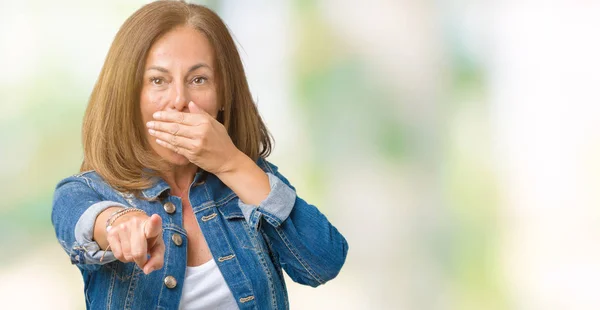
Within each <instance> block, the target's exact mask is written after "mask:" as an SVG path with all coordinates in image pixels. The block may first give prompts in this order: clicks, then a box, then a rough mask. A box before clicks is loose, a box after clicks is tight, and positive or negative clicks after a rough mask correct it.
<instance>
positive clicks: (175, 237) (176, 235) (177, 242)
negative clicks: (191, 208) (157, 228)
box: [171, 234, 183, 246]
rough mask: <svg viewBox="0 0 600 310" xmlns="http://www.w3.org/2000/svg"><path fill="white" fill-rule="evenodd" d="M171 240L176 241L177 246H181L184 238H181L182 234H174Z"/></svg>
mask: <svg viewBox="0 0 600 310" xmlns="http://www.w3.org/2000/svg"><path fill="white" fill-rule="evenodd" d="M171 240H173V243H175V245H177V246H180V245H181V244H182V243H183V239H182V238H181V235H180V234H173V236H172V237H171Z"/></svg>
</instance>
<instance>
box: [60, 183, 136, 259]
mask: <svg viewBox="0 0 600 310" xmlns="http://www.w3.org/2000/svg"><path fill="white" fill-rule="evenodd" d="M88 182H89V181H88V180H86V179H85V178H83V177H81V176H72V177H69V178H66V179H64V180H62V181H61V182H59V183H58V185H57V186H56V190H55V191H54V199H53V203H52V215H51V217H52V225H53V226H54V231H55V233H56V238H57V239H58V242H59V243H60V245H61V246H62V247H63V249H64V250H65V252H67V254H68V255H69V257H70V259H71V263H72V264H75V265H77V266H79V267H80V268H83V269H88V270H97V269H99V268H100V265H102V264H106V263H110V262H112V261H115V260H116V258H115V257H114V255H113V253H112V252H111V251H106V253H105V251H103V250H101V249H100V246H99V245H98V243H97V242H96V241H94V240H93V236H94V225H95V222H96V217H97V216H98V215H99V214H100V213H102V211H104V210H106V209H107V208H109V207H113V206H120V207H124V208H126V207H127V206H125V205H123V204H121V203H118V202H114V201H103V200H102V199H101V197H100V195H98V193H97V192H96V191H95V190H94V189H93V188H91V187H90V185H89V183H88ZM103 254H104V255H105V256H104V259H103V260H102V262H100V257H102V255H103Z"/></svg>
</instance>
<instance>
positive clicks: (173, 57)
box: [140, 26, 219, 165]
mask: <svg viewBox="0 0 600 310" xmlns="http://www.w3.org/2000/svg"><path fill="white" fill-rule="evenodd" d="M190 101H193V102H194V103H195V104H196V105H197V106H198V107H200V108H202V109H204V110H205V111H206V112H207V113H208V114H210V115H212V116H213V117H214V118H216V117H217V113H218V111H219V107H218V106H217V90H216V81H215V71H214V55H213V50H212V47H211V45H210V43H209V42H208V39H207V38H206V36H205V35H204V34H203V33H201V32H200V31H198V30H196V29H194V28H192V27H190V26H183V27H178V28H175V29H173V30H171V31H170V32H168V33H166V34H165V35H164V36H162V37H161V38H160V39H159V40H157V41H156V42H155V43H154V45H152V47H151V48H150V51H149V52H148V57H147V58H146V65H145V68H144V81H143V86H142V92H141V98H140V108H141V112H142V121H143V123H144V129H146V128H145V124H146V123H147V122H148V121H151V120H153V119H152V114H153V113H154V112H156V111H181V112H188V113H189V108H188V103H189V102H190ZM145 132H146V139H148V142H149V143H150V145H151V147H152V149H153V150H154V151H155V152H156V153H157V154H158V155H159V156H161V157H162V158H163V159H165V160H167V161H168V162H169V163H171V164H173V165H186V164H189V161H188V159H187V158H185V157H184V156H183V155H179V154H177V153H175V152H173V151H171V150H169V149H167V148H165V147H162V146H160V145H159V144H158V143H156V140H155V138H154V137H152V136H150V134H149V133H148V131H147V130H145Z"/></svg>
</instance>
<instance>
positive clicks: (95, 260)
mask: <svg viewBox="0 0 600 310" xmlns="http://www.w3.org/2000/svg"><path fill="white" fill-rule="evenodd" d="M110 207H123V208H127V206H125V205H124V204H122V203H119V202H114V201H100V202H97V203H95V204H93V205H91V206H90V207H89V208H88V209H87V210H85V212H83V214H82V215H81V217H80V218H79V220H78V221H77V224H76V225H75V241H76V242H77V244H78V251H74V254H75V255H74V256H73V257H71V261H72V262H73V263H74V264H106V263H110V262H112V261H115V260H116V258H115V256H114V255H113V253H112V252H111V251H103V250H101V249H100V246H99V245H98V243H97V242H96V241H94V226H95V224H96V218H97V217H98V215H99V214H100V213H102V212H103V211H104V210H106V209H108V208H110ZM105 252H106V253H105ZM102 255H104V258H103V259H102V262H100V258H101V257H102Z"/></svg>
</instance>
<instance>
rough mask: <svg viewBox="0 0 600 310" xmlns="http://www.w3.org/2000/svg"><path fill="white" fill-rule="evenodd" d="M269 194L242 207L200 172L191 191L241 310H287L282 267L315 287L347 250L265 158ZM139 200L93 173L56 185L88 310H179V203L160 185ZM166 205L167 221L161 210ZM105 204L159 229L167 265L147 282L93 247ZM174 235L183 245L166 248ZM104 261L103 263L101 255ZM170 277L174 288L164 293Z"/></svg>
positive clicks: (182, 257)
mask: <svg viewBox="0 0 600 310" xmlns="http://www.w3.org/2000/svg"><path fill="white" fill-rule="evenodd" d="M257 164H258V165H259V166H260V167H261V168H262V169H263V170H264V171H265V172H266V173H267V175H268V177H269V183H270V187H271V192H270V194H269V195H268V197H267V198H266V199H265V200H264V201H263V202H262V203H260V205H258V206H254V205H248V204H244V203H243V202H242V201H240V199H239V198H238V197H237V195H236V194H235V193H234V192H233V191H232V190H231V189H229V188H228V187H227V186H225V185H224V184H223V183H222V182H221V181H220V180H219V179H218V178H217V177H216V176H214V175H212V174H210V173H207V172H198V173H197V174H196V176H195V179H194V182H193V183H192V185H191V188H190V191H189V199H190V203H191V205H192V208H193V210H194V213H195V214H196V218H197V220H198V223H199V225H200V228H201V229H202V232H203V234H204V237H205V238H206V241H207V243H208V246H209V248H210V251H211V254H212V256H213V258H214V259H215V261H216V263H217V265H218V267H219V269H220V271H221V273H222V274H223V277H224V278H225V281H226V282H227V285H228V286H229V288H230V289H231V292H232V293H233V296H234V297H235V299H236V301H237V304H238V306H239V308H240V309H289V305H288V297H287V291H286V286H285V283H284V278H283V274H282V269H283V270H285V271H286V273H287V274H288V275H289V276H290V278H291V279H292V280H293V281H295V282H297V283H300V284H305V285H310V286H313V287H316V286H319V285H321V284H323V283H325V282H327V281H329V280H331V279H333V278H335V277H336V276H337V274H338V273H339V272H340V269H341V268H342V265H343V264H344V261H345V259H346V255H347V251H348V244H347V242H346V239H345V238H344V237H343V236H342V235H341V234H340V233H339V232H338V230H337V229H336V228H335V227H334V226H333V225H332V224H331V223H330V222H329V221H328V220H327V218H326V217H325V216H324V215H323V214H322V213H321V212H319V210H318V209H317V208H316V207H315V206H313V205H311V204H309V203H307V202H306V201H304V200H303V199H302V198H300V197H298V196H297V195H296V192H295V189H294V187H293V186H292V185H290V183H289V182H288V180H287V179H286V178H285V177H284V176H282V175H281V174H280V173H279V172H278V170H277V167H276V166H275V165H273V164H271V163H269V162H267V161H266V160H264V159H262V158H261V159H259V160H258V161H257ZM142 196H143V199H138V198H136V197H135V196H133V195H131V194H129V193H121V192H119V191H116V190H115V189H113V188H112V187H111V186H110V185H108V184H107V183H106V182H104V181H103V179H102V178H101V177H100V176H99V175H98V174H96V173H95V172H94V171H89V172H84V173H81V174H77V175H74V176H71V177H68V178H66V179H64V180H62V181H60V182H59V183H58V185H57V187H56V191H55V193H54V200H53V206H52V224H53V225H54V229H55V232H56V237H57V239H58V241H59V243H60V244H61V246H62V247H63V249H64V250H65V251H66V253H67V254H68V255H69V258H70V260H71V263H73V264H75V265H76V266H77V267H78V268H79V270H80V271H81V274H82V276H83V282H84V293H85V301H86V306H87V308H88V309H108V308H110V309H177V308H178V305H179V300H180V298H181V293H182V287H183V281H184V277H185V270H186V265H187V262H186V261H187V242H188V240H187V235H186V231H185V230H184V229H183V218H182V204H181V199H180V198H179V197H177V196H171V195H170V191H169V186H168V184H167V183H166V182H164V180H158V181H157V182H156V183H155V184H154V185H153V186H152V187H151V188H148V189H146V190H143V191H142ZM167 202H171V203H173V204H174V205H175V206H176V211H175V212H174V213H172V214H169V213H167V212H166V211H165V209H164V208H163V205H164V204H165V203H167ZM111 206H121V207H125V208H129V207H136V208H140V209H143V210H144V211H146V212H147V213H148V215H152V214H155V213H156V214H158V215H159V216H160V217H161V218H162V221H163V239H164V242H165V246H166V249H165V256H164V267H163V268H162V269H160V270H156V271H154V272H152V273H151V274H149V275H145V274H144V273H143V271H142V270H141V269H140V268H139V267H138V266H137V265H136V264H135V263H122V262H120V261H118V260H116V259H115V257H114V256H113V255H112V252H110V251H107V252H106V254H105V253H104V251H102V250H101V249H100V247H99V246H98V244H97V243H96V242H95V241H94V240H93V228H94V223H95V219H96V216H97V215H98V214H100V213H101V212H102V211H103V210H105V209H106V208H108V207H111ZM174 234H180V235H181V236H182V239H183V243H182V244H181V245H180V246H177V245H176V244H175V243H174V242H173V241H172V239H171V238H172V236H173V235H174ZM103 254H105V257H104V259H103V261H102V262H100V257H101V256H102V255H103ZM167 276H172V277H174V278H175V280H176V281H177V285H176V286H175V287H173V288H168V287H167V286H166V285H165V283H164V279H165V278H166V277H167Z"/></svg>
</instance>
